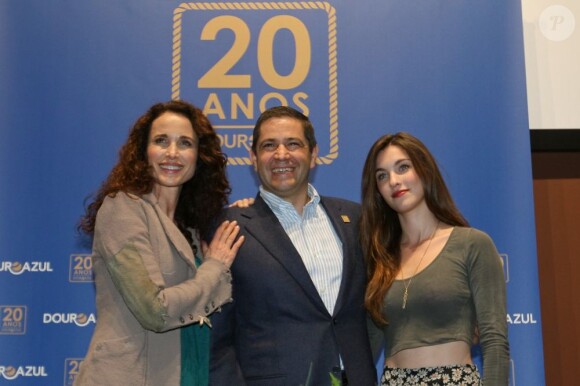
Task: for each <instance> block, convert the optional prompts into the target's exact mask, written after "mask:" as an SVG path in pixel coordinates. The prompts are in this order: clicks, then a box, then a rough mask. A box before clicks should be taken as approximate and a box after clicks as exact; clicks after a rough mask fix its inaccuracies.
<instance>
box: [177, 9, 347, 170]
mask: <svg viewBox="0 0 580 386" xmlns="http://www.w3.org/2000/svg"><path fill="white" fill-rule="evenodd" d="M284 9H291V10H301V9H305V10H308V9H322V10H325V11H326V13H327V14H328V83H329V90H328V91H329V92H328V96H329V123H330V132H329V135H330V150H329V153H328V154H327V155H325V156H322V157H318V158H317V159H316V163H317V164H319V165H329V164H331V163H332V161H334V160H335V159H336V158H338V78H337V44H336V11H335V9H334V7H332V6H331V5H330V4H328V3H326V2H321V1H307V2H296V3H291V2H282V3H275V2H265V3H257V2H249V3H231V2H228V3H206V2H204V3H181V4H180V5H179V6H178V7H177V8H176V9H175V10H174V11H173V58H172V79H171V98H172V99H179V96H180V84H181V30H182V28H181V22H182V16H183V13H184V12H187V11H221V10H236V11H246V10H247V11H251V10H284ZM228 164H230V165H251V164H252V162H251V160H250V158H248V157H228Z"/></svg>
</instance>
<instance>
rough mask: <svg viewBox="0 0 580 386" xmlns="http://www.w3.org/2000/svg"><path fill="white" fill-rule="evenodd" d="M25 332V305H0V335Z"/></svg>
mask: <svg viewBox="0 0 580 386" xmlns="http://www.w3.org/2000/svg"><path fill="white" fill-rule="evenodd" d="M25 333H26V306H13V305H10V306H1V305H0V335H1V334H6V335H23V334H25Z"/></svg>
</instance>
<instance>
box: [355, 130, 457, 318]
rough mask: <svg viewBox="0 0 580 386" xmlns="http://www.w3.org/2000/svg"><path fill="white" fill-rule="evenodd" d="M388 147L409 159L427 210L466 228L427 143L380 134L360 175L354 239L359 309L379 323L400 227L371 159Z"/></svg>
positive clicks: (396, 257) (397, 259) (396, 255)
mask: <svg viewBox="0 0 580 386" xmlns="http://www.w3.org/2000/svg"><path fill="white" fill-rule="evenodd" d="M389 146H397V147H399V148H401V149H402V150H403V151H405V153H407V155H408V156H409V159H410V160H411V162H412V164H413V168H414V170H415V171H416V172H417V175H418V176H419V178H420V179H421V183H422V185H423V189H424V190H425V192H424V194H425V202H426V204H427V207H428V208H429V210H430V211H431V212H432V213H433V214H434V215H435V217H436V218H437V219H438V220H439V221H441V222H442V223H446V224H449V225H454V226H468V223H467V220H466V219H465V218H464V217H463V215H462V214H461V213H460V212H459V210H458V209H457V207H456V206H455V203H454V202H453V198H452V197H451V194H450V193H449V190H448V189H447V186H446V185H445V181H444V180H443V176H442V175H441V171H440V170H439V167H438V166H437V162H436V161H435V158H434V157H433V155H432V154H431V152H429V150H428V149H427V147H426V146H425V145H424V144H423V142H421V141H420V140H419V139H417V138H416V137H414V136H412V135H411V134H408V133H404V132H400V133H396V134H389V135H384V136H382V137H381V138H379V139H378V140H377V141H376V142H375V143H374V144H373V146H372V147H371V149H370V150H369V153H368V155H367V158H366V161H365V165H364V168H363V176H362V212H361V218H360V238H361V246H362V250H363V254H364V256H365V260H366V264H367V278H368V283H367V288H366V293H365V307H366V309H367V310H368V312H369V314H370V316H371V317H372V318H373V320H374V321H375V322H376V323H378V324H380V325H385V324H386V323H387V319H386V318H385V316H384V315H383V299H384V297H385V294H386V293H387V291H388V289H389V288H390V287H391V284H392V283H393V280H394V279H395V277H396V276H397V273H398V272H399V267H400V264H401V256H400V255H401V236H402V229H401V223H400V221H399V216H398V214H397V212H396V211H394V210H393V209H392V208H391V207H389V205H387V203H386V202H385V200H384V198H383V197H382V196H381V193H380V192H379V189H378V186H377V181H376V170H377V158H378V157H379V155H380V153H381V152H382V151H384V150H385V149H386V148H387V147H389Z"/></svg>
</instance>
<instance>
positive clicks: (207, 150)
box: [78, 100, 231, 241]
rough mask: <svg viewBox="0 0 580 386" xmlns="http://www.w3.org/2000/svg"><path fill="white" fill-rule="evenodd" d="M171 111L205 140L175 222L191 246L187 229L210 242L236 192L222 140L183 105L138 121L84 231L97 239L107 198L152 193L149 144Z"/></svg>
mask: <svg viewBox="0 0 580 386" xmlns="http://www.w3.org/2000/svg"><path fill="white" fill-rule="evenodd" d="M165 112H173V113H176V114H179V115H182V116H184V117H185V118H187V119H188V120H189V121H190V122H191V125H192V127H193V130H194V131H195V134H196V135H197V137H198V140H199V144H198V160H197V165H196V170H195V174H194V176H193V178H191V179H190V180H189V181H187V182H186V183H185V184H183V187H182V189H181V193H180V195H179V200H178V203H177V208H176V210H175V218H174V220H175V223H176V224H177V226H178V228H179V229H180V230H181V232H182V233H183V234H184V235H185V236H186V237H187V239H188V240H190V241H191V235H190V233H189V232H188V231H187V228H193V229H196V230H198V231H199V234H200V236H201V237H202V238H203V239H205V238H207V236H208V234H209V232H210V228H211V226H212V223H213V221H214V220H215V219H216V218H217V217H218V216H220V214H221V212H222V210H223V208H224V206H225V205H226V204H227V202H228V195H229V194H230V192H231V189H230V185H229V183H228V180H227V178H226V164H227V157H226V155H225V154H223V153H222V151H221V147H220V140H219V138H218V136H217V134H216V133H215V131H214V129H213V127H212V125H211V123H210V122H209V120H208V118H207V117H206V116H205V115H204V114H203V112H202V111H201V110H200V109H199V108H197V107H195V106H193V105H192V104H190V103H187V102H185V101H179V100H174V101H169V102H164V103H157V104H155V105H153V106H151V107H150V108H149V110H147V112H146V113H145V114H144V115H142V116H141V117H139V119H137V121H136V122H135V124H134V125H133V128H132V129H131V131H130V133H129V138H128V139H127V142H126V143H125V144H124V145H123V146H122V147H121V150H120V151H119V161H118V162H117V164H116V165H115V166H114V167H113V169H112V171H111V173H110V174H109V176H108V177H107V179H106V180H105V182H104V183H103V184H102V186H101V188H100V189H99V190H98V192H97V193H96V194H95V195H94V200H93V201H92V202H91V203H90V204H89V205H88V206H87V208H86V213H85V215H84V216H82V217H81V220H80V223H79V226H78V228H79V230H81V231H82V232H85V233H86V234H89V235H92V234H94V231H95V220H96V216H97V212H98V211H99V208H100V207H101V205H102V204H103V201H104V199H105V197H107V196H111V197H114V196H115V195H116V194H117V192H120V191H121V192H125V193H131V194H134V195H137V196H142V195H144V194H147V193H149V192H151V191H152V189H153V185H154V182H155V181H154V180H153V177H152V174H151V167H150V165H149V162H148V160H147V145H148V142H149V133H150V132H151V125H152V124H153V121H154V120H155V119H157V118H158V117H159V116H161V115H162V114H163V113H165Z"/></svg>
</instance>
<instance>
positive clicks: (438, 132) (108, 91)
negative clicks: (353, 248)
mask: <svg viewBox="0 0 580 386" xmlns="http://www.w3.org/2000/svg"><path fill="white" fill-rule="evenodd" d="M523 47H524V46H523V38H522V20H521V10H520V2H519V1H501V2H500V1H484V0H474V1H469V2H467V1H455V0H453V1H452V0H440V1H432V0H416V1H408V0H389V1H384V0H380V1H379V0H359V1H357V2H352V1H346V0H337V1H328V2H280V3H275V2H249V3H244V2H229V3H226V2H204V3H180V2H179V1H172V0H163V1H162V0H139V1H137V0H126V1H123V2H113V1H101V2H96V1H94V2H81V1H76V2H75V1H66V0H52V1H50V2H38V1H32V0H5V1H2V2H0V58H1V61H0V86H1V90H0V98H1V99H0V130H1V133H2V139H3V140H2V141H0V178H1V180H0V181H1V182H0V183H1V189H0V323H1V324H0V383H3V382H9V384H13V385H63V384H64V385H69V384H71V383H72V381H73V380H74V377H75V375H76V372H77V370H78V364H79V362H80V361H81V360H82V358H83V356H84V355H85V352H86V349H87V346H88V342H89V339H90V336H91V333H92V330H93V327H94V322H95V320H96V315H95V309H94V289H93V283H92V271H91V261H90V247H87V244H86V241H87V240H85V239H83V238H81V237H79V236H78V234H77V233H76V232H75V225H76V223H77V221H78V218H79V216H80V215H81V214H82V212H83V200H84V199H85V197H87V196H88V195H89V194H90V193H92V192H94V191H95V190H96V189H97V188H98V186H99V184H100V183H101V181H102V180H103V179H104V177H105V176H106V175H107V174H108V172H109V171H110V169H111V167H112V165H113V164H114V162H115V160H116V157H117V151H118V149H119V147H120V145H121V144H122V143H123V142H124V140H125V139H126V136H127V133H128V129H129V127H130V126H131V125H132V124H133V122H134V120H135V119H136V118H137V117H138V116H139V115H140V114H142V113H143V112H144V111H145V109H146V108H147V107H149V106H150V105H151V104H153V103H155V102H158V101H163V100H169V99H171V98H183V99H187V100H190V101H192V102H193V103H195V104H197V105H199V106H200V107H203V108H204V111H206V113H207V114H208V116H209V117H210V119H211V121H212V122H213V123H214V125H215V127H216V128H217V130H218V132H219V134H220V136H221V138H222V141H223V148H224V150H225V151H226V152H227V154H228V155H229V157H230V165H229V167H228V173H229V177H230V180H231V183H232V186H233V195H232V197H231V198H232V199H236V198H240V197H247V196H254V195H255V192H256V189H257V186H256V180H255V177H254V176H253V172H252V170H251V167H250V166H248V163H249V159H248V156H247V148H248V146H249V145H250V142H249V136H250V134H251V126H252V124H253V122H254V121H255V119H256V118H257V116H258V115H259V112H260V111H261V110H263V109H264V108H266V107H269V106H272V105H275V104H281V103H282V104H289V105H292V106H294V107H297V108H299V109H301V110H302V111H305V112H306V113H307V114H309V115H310V117H311V119H312V121H313V123H314V126H315V129H316V133H317V137H318V140H319V142H320V146H321V153H320V155H321V157H320V159H319V160H318V163H319V166H318V167H317V169H316V171H315V173H314V178H313V182H314V184H315V185H316V187H317V188H318V190H319V191H320V192H321V193H323V194H327V195H335V196H342V197H345V198H350V199H353V200H355V201H359V199H360V176H361V169H362V164H363V161H364V158H365V156H366V152H367V150H368V148H369V147H370V145H371V144H372V143H373V142H374V140H375V139H376V138H377V137H379V136H380V135H382V134H385V133H387V132H396V131H401V130H404V131H409V132H411V133H413V134H415V135H417V136H418V137H420V138H421V139H422V140H424V142H425V143H426V144H427V145H428V146H429V147H430V148H431V149H432V151H433V153H434V154H435V156H436V157H437V159H438V161H439V163H440V166H441V167H442V169H443V171H444V175H445V177H446V179H447V182H448V184H449V186H450V188H451V191H452V194H453V195H454V197H455V198H456V201H457V203H458V205H459V207H460V208H461V210H462V211H463V212H464V214H465V215H466V217H467V218H468V220H469V221H470V223H471V224H472V225H473V226H475V227H477V228H480V229H482V230H484V231H486V232H487V233H489V234H490V235H491V236H492V238H493V239H494V241H495V243H496V245H497V247H498V249H499V251H500V253H501V254H502V257H503V259H504V262H505V264H504V267H505V274H506V281H507V286H508V311H509V313H508V315H507V318H508V322H509V324H510V329H509V337H510V344H511V354H512V374H511V384H512V385H526V386H527V385H532V386H533V385H543V384H544V370H543V355H542V343H541V320H540V309H539V295H538V277H537V264H536V249H535V234H534V229H535V228H534V215H533V198H532V177H531V162H530V146H529V132H528V120H527V108H526V89H525V72H524V52H523V51H524V48H523Z"/></svg>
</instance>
